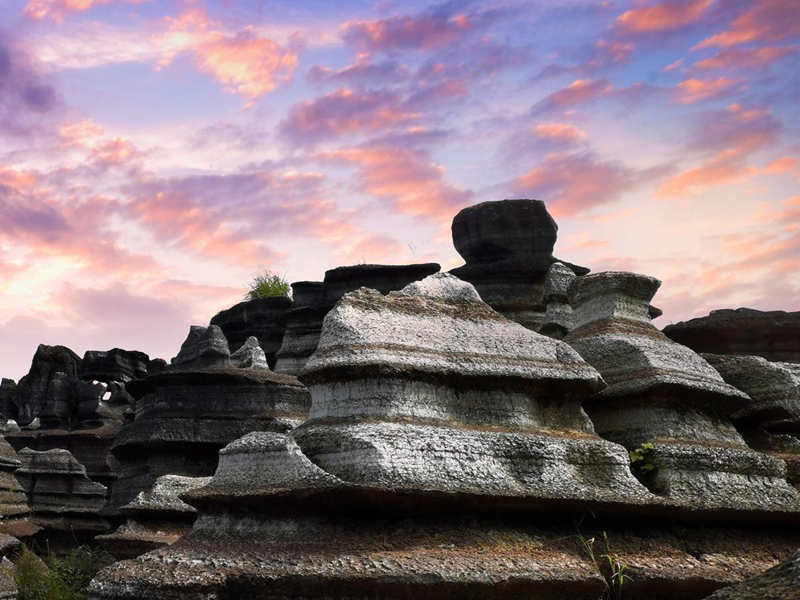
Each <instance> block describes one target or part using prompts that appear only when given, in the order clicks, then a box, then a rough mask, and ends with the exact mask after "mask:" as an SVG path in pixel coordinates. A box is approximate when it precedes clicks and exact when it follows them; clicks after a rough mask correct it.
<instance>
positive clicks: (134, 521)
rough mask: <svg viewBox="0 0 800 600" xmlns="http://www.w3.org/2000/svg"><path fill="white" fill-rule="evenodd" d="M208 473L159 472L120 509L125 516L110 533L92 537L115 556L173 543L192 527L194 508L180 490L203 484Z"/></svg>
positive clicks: (121, 556) (138, 552)
mask: <svg viewBox="0 0 800 600" xmlns="http://www.w3.org/2000/svg"><path fill="white" fill-rule="evenodd" d="M209 481H210V477H182V476H180V475H162V476H161V477H159V478H158V479H156V482H155V484H154V485H153V487H152V488H151V489H150V490H147V491H144V492H139V494H138V495H137V496H136V498H134V499H133V501H132V502H129V503H128V504H126V505H125V506H123V507H122V508H121V509H120V512H121V513H122V514H123V515H124V516H125V517H126V518H127V520H126V522H125V523H123V524H122V525H120V527H119V528H117V530H116V531H114V532H113V533H109V534H105V535H99V536H97V538H95V539H96V540H97V541H98V542H99V543H100V544H101V546H102V547H103V549H104V550H106V551H107V552H108V553H109V554H111V555H112V556H114V557H115V558H116V559H117V560H123V559H126V558H134V557H136V556H139V555H140V554H144V553H145V552H149V551H150V550H154V549H155V548H160V547H162V546H166V545H168V544H173V543H175V542H176V541H178V540H179V539H180V538H182V537H183V536H184V535H186V534H187V533H188V532H189V530H190V529H191V527H192V523H194V520H195V518H196V517H197V511H196V510H195V509H194V508H193V507H191V506H189V505H188V504H186V503H185V502H184V501H183V500H181V499H180V498H179V495H180V494H183V493H185V492H188V491H190V490H193V489H196V488H199V487H201V486H203V485H206V484H207V483H208V482H209Z"/></svg>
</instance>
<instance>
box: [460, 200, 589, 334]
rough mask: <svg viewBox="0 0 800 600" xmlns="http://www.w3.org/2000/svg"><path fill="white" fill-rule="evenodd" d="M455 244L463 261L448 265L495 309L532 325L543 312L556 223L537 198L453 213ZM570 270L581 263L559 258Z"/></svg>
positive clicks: (537, 325)
mask: <svg viewBox="0 0 800 600" xmlns="http://www.w3.org/2000/svg"><path fill="white" fill-rule="evenodd" d="M452 232H453V245H454V246H455V248H456V250H457V251H458V253H459V254H460V255H461V256H462V258H463V259H464V261H465V262H466V264H465V265H464V266H462V267H458V268H457V269H453V270H452V271H450V272H451V273H453V274H454V275H456V276H458V277H459V278H460V279H463V280H464V281H468V282H470V283H471V284H473V285H474V286H475V289H477V290H478V293H479V294H480V296H481V298H482V299H483V300H484V302H486V303H487V304H489V305H490V306H491V307H492V308H494V309H495V310H496V311H498V312H500V313H502V314H503V315H505V316H506V317H508V318H509V319H511V320H513V321H516V322H517V323H520V324H522V325H524V326H525V327H527V328H528V329H532V330H534V331H538V330H539V329H540V328H541V326H542V324H543V322H544V321H545V318H546V312H547V306H546V302H545V297H544V292H545V282H546V279H547V273H548V271H549V270H550V266H551V265H552V264H553V263H555V262H558V259H557V258H555V257H553V246H554V245H555V242H556V235H557V232H558V225H556V222H555V221H554V220H553V217H551V216H550V213H548V212H547V208H546V207H545V205H544V202H542V201H541V200H522V199H519V200H501V201H497V202H481V203H480V204H475V205H474V206H470V207H467V208H465V209H464V210H462V211H461V212H459V213H458V214H457V215H456V216H455V218H454V219H453V225H452ZM560 262H561V263H562V264H563V265H564V266H565V267H566V268H567V269H569V270H570V271H571V272H572V273H573V274H576V275H583V274H586V273H588V272H589V269H587V268H585V267H579V266H577V265H573V264H570V263H568V262H565V261H560Z"/></svg>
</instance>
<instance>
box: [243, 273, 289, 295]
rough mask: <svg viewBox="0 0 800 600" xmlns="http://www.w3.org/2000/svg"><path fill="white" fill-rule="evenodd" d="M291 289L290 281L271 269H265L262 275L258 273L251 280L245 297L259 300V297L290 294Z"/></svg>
mask: <svg viewBox="0 0 800 600" xmlns="http://www.w3.org/2000/svg"><path fill="white" fill-rule="evenodd" d="M290 290H291V286H290V285H289V282H288V281H286V279H284V278H283V277H282V276H280V275H278V274H277V273H273V272H272V271H270V270H266V271H264V272H263V273H262V274H261V275H256V276H255V277H254V278H253V280H252V281H251V282H250V289H249V290H248V292H247V294H246V296H245V299H247V300H257V299H259V298H274V297H276V296H288V295H289V292H290Z"/></svg>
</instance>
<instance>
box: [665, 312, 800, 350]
mask: <svg viewBox="0 0 800 600" xmlns="http://www.w3.org/2000/svg"><path fill="white" fill-rule="evenodd" d="M664 334H665V335H666V336H667V337H669V338H670V339H673V340H675V341H676V342H679V343H681V344H684V345H686V346H689V347H690V348H691V349H692V350H694V351H695V352H708V353H711V354H739V355H753V356H761V357H763V358H766V359H767V360H771V361H785V362H793V363H800V311H796V312H786V311H782V310H774V311H761V310H755V309H752V308H737V309H736V310H732V309H720V310H712V311H711V313H710V314H709V315H707V316H705V317H700V318H697V319H690V320H689V321H682V322H680V323H675V324H673V325H668V326H666V327H665V328H664Z"/></svg>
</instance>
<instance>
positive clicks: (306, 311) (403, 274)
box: [275, 263, 441, 375]
mask: <svg viewBox="0 0 800 600" xmlns="http://www.w3.org/2000/svg"><path fill="white" fill-rule="evenodd" d="M440 268H441V267H440V266H439V265H438V264H436V263H422V264H412V265H370V264H364V265H352V266H348V267H337V268H336V269H331V270H329V271H326V272H325V280H324V281H323V282H322V283H321V284H320V283H319V282H309V281H305V282H298V283H293V284H292V291H293V296H294V303H293V305H292V309H291V310H290V311H289V312H287V314H286V333H285V334H284V338H283V343H282V345H281V349H280V351H279V352H278V360H277V363H276V364H275V371H277V372H278V373H289V374H292V375H296V374H298V373H299V372H300V371H301V370H302V369H303V367H304V366H305V364H306V361H307V360H308V357H309V356H311V354H312V353H313V352H314V350H315V349H316V347H317V342H318V341H319V335H320V331H321V330H322V321H323V319H324V317H325V315H326V314H327V313H328V311H329V310H330V309H331V308H333V306H334V305H335V304H336V302H338V300H339V298H341V297H342V296H343V295H344V294H346V293H347V292H351V291H353V290H357V289H358V288H360V287H368V288H371V289H376V290H378V291H380V292H381V293H384V294H385V293H387V292H389V291H392V290H399V289H401V288H403V287H405V286H406V285H408V284H409V283H412V282H414V281H418V280H420V279H423V278H425V277H427V276H428V275H431V274H433V273H436V272H438V271H439V269H440Z"/></svg>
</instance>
